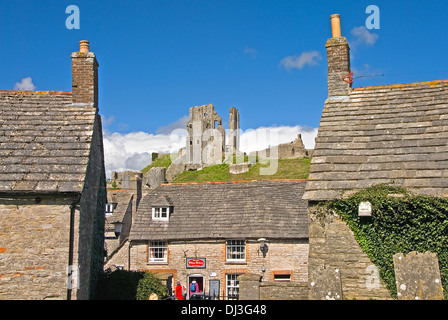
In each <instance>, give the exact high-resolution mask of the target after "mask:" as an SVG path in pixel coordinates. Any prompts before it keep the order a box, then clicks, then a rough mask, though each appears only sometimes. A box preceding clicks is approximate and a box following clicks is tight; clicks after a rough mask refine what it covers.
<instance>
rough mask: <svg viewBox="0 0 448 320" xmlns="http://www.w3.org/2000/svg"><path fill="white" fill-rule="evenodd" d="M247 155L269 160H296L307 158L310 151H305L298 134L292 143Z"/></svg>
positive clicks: (300, 136)
mask: <svg viewBox="0 0 448 320" xmlns="http://www.w3.org/2000/svg"><path fill="white" fill-rule="evenodd" d="M249 155H250V156H252V157H253V156H258V157H259V158H270V159H297V158H304V157H309V156H310V150H307V149H305V145H304V144H303V142H302V135H301V134H298V135H297V138H296V139H295V140H294V141H291V142H288V143H282V144H279V145H277V146H272V147H270V148H267V149H264V150H260V151H253V152H251V153H250V154H249Z"/></svg>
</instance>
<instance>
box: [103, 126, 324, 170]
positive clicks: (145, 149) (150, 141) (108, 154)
mask: <svg viewBox="0 0 448 320" xmlns="http://www.w3.org/2000/svg"><path fill="white" fill-rule="evenodd" d="M299 133H301V134H302V141H303V143H304V145H305V148H307V149H313V148H314V139H315V137H316V135H317V129H316V128H310V127H304V126H276V127H260V128H257V129H248V130H246V131H244V132H241V134H240V150H241V151H244V152H246V153H247V154H249V153H250V152H252V151H258V150H263V149H266V148H267V147H269V146H274V145H277V144H280V143H288V142H291V141H293V140H294V139H295V138H296V137H297V134H299ZM103 140H104V156H105V162H106V175H107V176H108V177H110V173H111V171H125V170H137V171H138V170H141V169H143V168H144V167H145V166H147V165H149V164H150V163H151V153H152V152H160V153H175V152H178V151H179V149H181V148H184V147H185V142H186V130H185V129H175V130H174V131H172V132H171V133H169V134H168V133H159V134H151V133H146V132H131V133H127V134H121V133H117V132H115V133H107V132H104V133H103Z"/></svg>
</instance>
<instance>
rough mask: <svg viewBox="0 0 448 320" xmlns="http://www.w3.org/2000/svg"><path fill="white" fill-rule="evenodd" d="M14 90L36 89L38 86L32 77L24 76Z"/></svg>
mask: <svg viewBox="0 0 448 320" xmlns="http://www.w3.org/2000/svg"><path fill="white" fill-rule="evenodd" d="M14 90H30V91H32V90H36V86H35V85H34V83H33V80H32V79H31V77H27V78H23V79H22V80H20V82H16V84H15V85H14Z"/></svg>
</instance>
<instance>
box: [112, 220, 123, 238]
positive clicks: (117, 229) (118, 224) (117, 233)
mask: <svg viewBox="0 0 448 320" xmlns="http://www.w3.org/2000/svg"><path fill="white" fill-rule="evenodd" d="M112 224H113V225H114V232H115V237H117V238H118V237H119V236H120V233H121V229H122V228H123V222H120V221H115V222H113V223H112Z"/></svg>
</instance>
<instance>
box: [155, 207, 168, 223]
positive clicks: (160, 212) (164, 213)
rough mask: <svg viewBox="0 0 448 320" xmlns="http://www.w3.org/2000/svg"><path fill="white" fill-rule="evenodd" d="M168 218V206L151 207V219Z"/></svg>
mask: <svg viewBox="0 0 448 320" xmlns="http://www.w3.org/2000/svg"><path fill="white" fill-rule="evenodd" d="M169 218H170V208H169V207H153V208H152V220H160V221H168V220H169Z"/></svg>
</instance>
